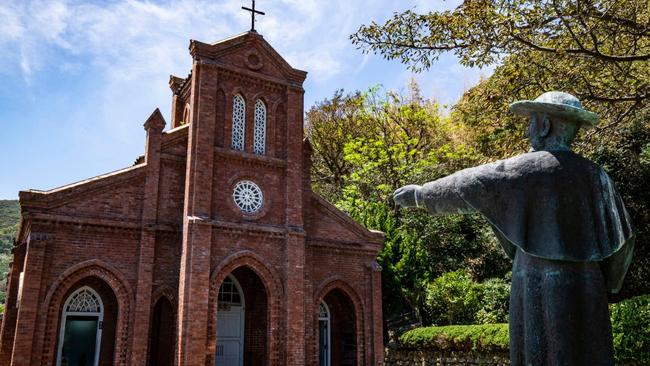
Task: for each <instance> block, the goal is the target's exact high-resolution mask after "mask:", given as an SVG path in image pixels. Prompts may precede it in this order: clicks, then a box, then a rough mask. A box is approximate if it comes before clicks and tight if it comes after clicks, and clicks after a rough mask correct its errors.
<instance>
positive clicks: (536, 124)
mask: <svg viewBox="0 0 650 366" xmlns="http://www.w3.org/2000/svg"><path fill="white" fill-rule="evenodd" d="M550 123H551V122H550V120H549V119H548V116H546V115H545V114H543V113H533V114H531V115H530V120H529V123H528V129H527V130H526V137H528V141H530V145H531V146H532V147H533V150H536V151H537V150H542V148H543V147H544V138H546V136H548V134H549V132H550V127H551V125H550Z"/></svg>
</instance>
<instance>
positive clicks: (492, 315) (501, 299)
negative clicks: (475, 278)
mask: <svg viewBox="0 0 650 366" xmlns="http://www.w3.org/2000/svg"><path fill="white" fill-rule="evenodd" d="M480 288H481V302H480V304H481V305H480V306H481V307H480V309H478V311H477V312H476V315H475V321H476V323H479V324H495V323H505V322H507V321H508V304H509V302H510V284H509V283H508V282H506V281H505V280H502V279H500V278H490V279H489V280H487V281H485V282H483V283H481V284H480Z"/></svg>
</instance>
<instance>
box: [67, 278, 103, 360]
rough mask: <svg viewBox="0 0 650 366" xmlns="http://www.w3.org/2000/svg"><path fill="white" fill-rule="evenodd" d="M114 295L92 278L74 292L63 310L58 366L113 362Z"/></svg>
mask: <svg viewBox="0 0 650 366" xmlns="http://www.w3.org/2000/svg"><path fill="white" fill-rule="evenodd" d="M102 295H103V296H102ZM112 295H113V294H112V291H111V290H110V289H109V288H108V286H106V284H104V283H103V282H102V281H100V280H98V279H93V278H90V279H86V280H85V281H82V283H80V284H79V285H78V286H76V287H75V288H74V289H72V290H71V293H70V294H69V295H68V296H67V297H66V300H65V302H64V304H63V308H62V310H61V318H60V319H61V322H60V325H59V336H58V347H57V357H56V365H57V366H98V365H106V364H110V363H112V352H113V346H114V339H113V338H114V335H115V326H114V322H115V318H116V316H115V315H116V314H115V311H116V309H115V298H114V296H112ZM107 306H108V309H107ZM105 318H107V319H106V320H108V321H109V323H110V324H109V326H108V329H107V330H108V332H107V333H108V334H104V333H106V332H105V330H104V328H105V326H104V324H105Z"/></svg>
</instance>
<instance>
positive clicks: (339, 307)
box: [0, 30, 383, 366]
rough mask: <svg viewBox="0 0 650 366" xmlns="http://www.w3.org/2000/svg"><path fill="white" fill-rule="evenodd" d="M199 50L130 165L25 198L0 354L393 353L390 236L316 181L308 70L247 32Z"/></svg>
mask: <svg viewBox="0 0 650 366" xmlns="http://www.w3.org/2000/svg"><path fill="white" fill-rule="evenodd" d="M190 54H191V56H192V60H193V63H192V71H191V74H190V75H189V76H188V77H187V78H179V77H174V76H172V77H171V78H170V83H169V85H170V87H171V90H172V92H173V102H172V113H171V126H170V128H168V129H167V130H165V125H166V122H165V120H164V119H163V116H162V115H161V113H160V112H159V111H158V110H156V111H154V112H153V114H152V115H151V117H149V118H148V119H147V121H146V122H145V123H144V129H145V131H146V143H145V149H144V155H143V156H141V157H140V158H138V159H137V160H136V163H135V165H133V166H131V167H128V168H125V169H122V170H119V171H116V172H112V173H107V174H105V175H101V176H98V177H94V178H90V179H87V180H84V181H81V182H77V183H73V184H70V185H67V186H64V187H61V188H57V189H53V190H50V191H38V190H28V191H22V192H20V204H21V207H22V222H21V226H20V232H19V234H18V237H17V240H16V245H15V247H14V249H13V262H12V264H11V269H10V272H9V278H8V280H7V281H8V290H7V291H8V293H7V303H6V310H5V315H4V321H3V323H2V328H1V330H0V366H8V365H12V366H26V365H34V366H35V365H56V366H97V365H133V366H139V365H152V366H153V365H209V366H212V365H219V366H222V365H223V366H243V365H249V366H260V365H320V366H340V365H368V366H371V365H381V364H382V363H383V342H382V321H381V317H382V314H381V276H380V275H381V273H380V268H379V266H378V265H377V263H376V261H375V258H376V256H377V254H378V252H379V250H380V249H381V246H382V240H383V236H382V234H381V233H378V232H371V231H368V230H366V229H365V228H364V227H362V226H360V225H359V224H357V223H356V222H354V221H353V220H352V219H350V218H349V217H348V216H346V215H345V214H344V213H342V212H341V211H339V210H338V209H336V208H335V207H334V206H333V205H332V204H330V203H328V202H326V201H325V200H323V199H322V198H321V197H319V196H318V195H317V194H315V193H314V192H312V190H311V187H310V161H311V156H310V153H311V149H310V145H309V142H308V141H306V140H304V139H303V115H304V113H303V93H304V90H303V87H302V85H303V82H304V80H305V77H306V72H304V71H300V70H297V69H294V68H292V67H291V66H290V65H289V64H288V63H287V62H286V61H285V60H284V59H283V58H282V57H281V56H280V55H279V54H278V53H277V52H276V51H275V50H274V49H273V48H272V47H271V46H270V45H269V44H268V43H267V42H266V41H265V40H264V38H263V37H262V36H261V35H259V34H258V33H256V32H255V31H254V30H253V31H249V32H246V33H243V34H240V35H238V36H235V37H232V38H229V39H226V40H223V41H220V42H217V43H214V44H207V43H202V42H198V41H191V42H190ZM134 133H135V130H134Z"/></svg>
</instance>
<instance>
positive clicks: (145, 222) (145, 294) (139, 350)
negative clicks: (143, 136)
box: [131, 109, 165, 365]
mask: <svg viewBox="0 0 650 366" xmlns="http://www.w3.org/2000/svg"><path fill="white" fill-rule="evenodd" d="M144 128H145V131H147V144H146V147H145V162H146V164H147V166H146V178H145V186H144V201H143V208H142V233H141V236H140V258H139V261H138V284H137V288H136V293H135V320H134V325H133V329H136V331H135V332H133V340H132V341H133V343H132V350H133V351H132V354H131V364H132V365H145V364H146V363H147V348H148V346H149V332H148V330H149V323H150V319H151V314H150V313H151V286H152V282H153V266H154V251H155V246H156V230H155V225H156V222H157V217H158V187H159V180H160V149H161V144H162V131H163V129H164V128H165V120H164V118H163V116H162V114H160V111H159V110H158V109H156V110H155V111H154V112H153V114H151V116H150V117H149V119H147V121H146V122H145V124H144Z"/></svg>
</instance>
